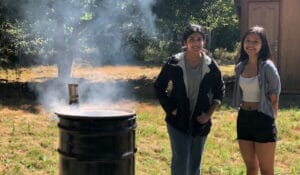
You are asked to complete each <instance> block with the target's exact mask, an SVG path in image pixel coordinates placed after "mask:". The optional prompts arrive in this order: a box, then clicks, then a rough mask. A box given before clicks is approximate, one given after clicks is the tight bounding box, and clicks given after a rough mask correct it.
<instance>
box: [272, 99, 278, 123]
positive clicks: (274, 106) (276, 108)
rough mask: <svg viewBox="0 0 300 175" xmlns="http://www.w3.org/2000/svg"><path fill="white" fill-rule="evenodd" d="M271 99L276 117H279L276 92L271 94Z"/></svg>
mask: <svg viewBox="0 0 300 175" xmlns="http://www.w3.org/2000/svg"><path fill="white" fill-rule="evenodd" d="M270 101H271V104H272V107H273V109H274V113H275V118H276V117H277V111H278V96H277V95H276V94H272V95H271V96H270Z"/></svg>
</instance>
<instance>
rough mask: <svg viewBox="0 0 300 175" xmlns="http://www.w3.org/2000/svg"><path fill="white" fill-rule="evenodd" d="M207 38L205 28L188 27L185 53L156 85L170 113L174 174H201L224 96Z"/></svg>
mask: <svg viewBox="0 0 300 175" xmlns="http://www.w3.org/2000/svg"><path fill="white" fill-rule="evenodd" d="M205 36H206V34H205V30H204V28H203V27H202V26H200V25H195V24H192V25H189V26H187V27H186V28H185V30H184V32H183V37H182V43H183V46H184V47H185V51H183V52H180V53H177V54H175V55H174V56H172V57H170V58H169V59H168V61H167V62H166V63H165V65H164V66H163V67H162V70H161V72H160V73H159V75H158V77H157V79H156V81H155V84H154V89H155V94H156V97H157V98H158V100H159V102H160V104H161V106H162V108H163V109H164V111H165V113H166V117H165V120H166V122H167V129H168V134H169V137H170V142H171V150H172V163H171V174H172V175H199V174H200V170H201V168H200V163H201V157H202V151H203V148H204V144H205V141H206V138H207V135H208V133H209V132H210V127H211V123H212V121H211V118H212V115H213V112H214V111H215V109H216V108H217V107H218V106H219V105H220V103H221V101H222V98H223V95H224V82H223V79H222V75H221V71H220V69H219V67H218V65H217V64H216V62H215V61H214V60H213V59H212V58H210V57H209V56H208V55H206V53H205V49H204V44H205V39H206V38H205ZM168 87H169V88H168Z"/></svg>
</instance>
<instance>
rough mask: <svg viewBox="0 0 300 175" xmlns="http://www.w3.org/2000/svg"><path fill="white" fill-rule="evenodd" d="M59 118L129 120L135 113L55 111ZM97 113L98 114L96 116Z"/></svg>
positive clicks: (118, 111)
mask: <svg viewBox="0 0 300 175" xmlns="http://www.w3.org/2000/svg"><path fill="white" fill-rule="evenodd" d="M108 111H111V112H113V113H103V114H100V113H99V112H108ZM54 113H55V114H56V115H57V116H58V117H59V118H70V119H105V118H107V119H111V118H129V117H133V116H136V112H135V111H133V110H125V109H100V110H92V111H78V112H72V111H69V112H68V111H56V112H54ZM97 113H98V114H97Z"/></svg>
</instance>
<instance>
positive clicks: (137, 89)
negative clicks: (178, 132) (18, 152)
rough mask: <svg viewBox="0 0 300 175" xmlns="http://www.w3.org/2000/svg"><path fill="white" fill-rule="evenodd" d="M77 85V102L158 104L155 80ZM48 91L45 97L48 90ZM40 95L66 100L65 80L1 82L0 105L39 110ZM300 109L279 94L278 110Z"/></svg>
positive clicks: (298, 102) (296, 98)
mask: <svg viewBox="0 0 300 175" xmlns="http://www.w3.org/2000/svg"><path fill="white" fill-rule="evenodd" d="M72 81H73V82H78V84H79V95H80V97H79V98H80V102H82V103H85V102H91V101H92V102H93V103H98V102H99V103H101V102H102V101H109V102H111V103H112V104H113V103H114V102H118V101H120V100H131V101H136V102H138V103H148V104H158V101H157V99H156V98H155V96H154V91H153V83H154V79H147V78H146V77H140V78H139V79H133V80H124V79H122V80H115V81H107V82H91V81H89V80H87V79H74V80H72ZM232 85H233V83H232V81H228V82H226V95H225V98H224V100H223V105H225V106H230V103H231V97H232ZM49 91H50V92H51V94H48V96H45V94H46V93H47V92H49ZM40 97H43V99H44V101H45V100H46V101H47V100H50V99H55V98H60V99H61V98H63V99H65V100H66V101H67V100H68V95H67V83H65V82H60V81H59V80H58V79H49V80H47V81H45V82H42V83H40V82H28V83H19V82H13V83H10V82H5V83H0V107H8V108H10V109H13V110H17V109H18V110H25V111H28V112H31V113H38V111H39V109H38V107H39V106H40V105H41V103H43V102H41V101H40V99H41V98H40ZM290 108H293V109H295V108H296V109H300V95H289V94H282V95H281V96H280V109H290Z"/></svg>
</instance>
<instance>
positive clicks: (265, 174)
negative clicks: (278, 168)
mask: <svg viewBox="0 0 300 175" xmlns="http://www.w3.org/2000/svg"><path fill="white" fill-rule="evenodd" d="M260 173H261V175H274V170H273V169H265V168H260Z"/></svg>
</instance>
